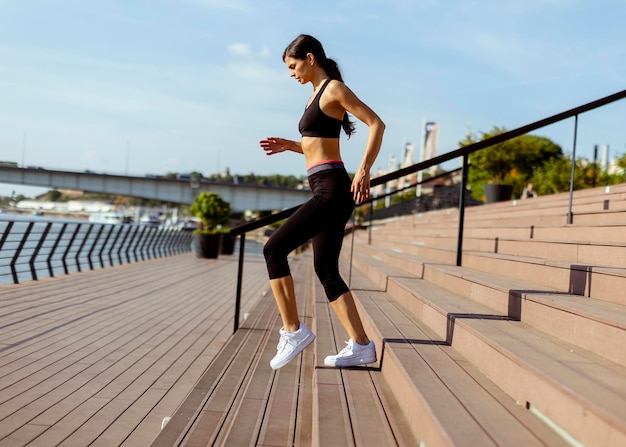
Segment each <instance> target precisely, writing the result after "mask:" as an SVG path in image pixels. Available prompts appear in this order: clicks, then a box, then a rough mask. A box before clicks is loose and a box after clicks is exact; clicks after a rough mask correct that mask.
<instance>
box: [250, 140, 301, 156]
mask: <svg viewBox="0 0 626 447" xmlns="http://www.w3.org/2000/svg"><path fill="white" fill-rule="evenodd" d="M259 144H260V145H261V149H263V150H264V151H265V153H266V154H267V155H274V154H279V153H281V152H285V151H292V152H297V153H298V154H301V153H302V145H301V143H300V142H299V141H293V140H286V139H284V138H279V137H267V138H266V139H264V140H261V141H259Z"/></svg>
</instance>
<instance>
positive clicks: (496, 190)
mask: <svg viewBox="0 0 626 447" xmlns="http://www.w3.org/2000/svg"><path fill="white" fill-rule="evenodd" d="M483 191H484V192H485V201H486V202H487V203H495V202H505V201H507V200H511V196H512V195H513V186H512V185H493V184H487V185H483Z"/></svg>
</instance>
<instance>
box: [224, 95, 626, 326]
mask: <svg viewBox="0 0 626 447" xmlns="http://www.w3.org/2000/svg"><path fill="white" fill-rule="evenodd" d="M624 98H626V90H621V91H619V92H617V93H613V94H612V95H608V96H605V97H603V98H600V99H597V100H595V101H591V102H588V103H586V104H583V105H581V106H578V107H574V108H572V109H569V110H566V111H564V112H561V113H557V114H555V115H552V116H549V117H547V118H544V119H541V120H538V121H535V122H532V123H530V124H526V125H525V126H521V127H518V128H516V129H513V130H509V131H506V132H503V133H501V134H498V135H495V136H493V137H490V138H487V139H484V140H481V141H478V142H476V143H472V144H468V145H467V146H464V147H462V148H459V149H456V150H454V151H451V152H448V153H446V154H443V155H439V156H437V157H433V158H431V159H429V160H425V161H422V162H420V163H416V164H414V165H411V166H408V167H406V168H402V169H398V170H397V171H394V172H390V173H389V174H385V175H382V176H380V177H376V178H373V179H372V180H371V182H370V185H371V186H372V187H373V186H377V185H382V184H384V183H387V182H389V181H391V180H397V179H399V178H401V177H404V176H407V175H410V174H413V173H416V172H418V171H422V170H424V169H428V168H430V167H432V166H437V165H440V164H442V163H445V162H447V161H450V160H453V159H455V158H459V157H462V174H461V194H460V199H459V232H458V240H457V261H456V262H457V265H458V266H460V265H461V261H462V259H461V256H462V255H461V254H462V244H463V227H464V216H465V193H464V192H465V190H466V189H467V171H468V166H469V163H468V160H469V155H470V154H473V153H474V152H477V151H479V150H482V149H485V148H488V147H491V146H494V145H496V144H499V143H503V142H505V141H508V140H511V139H513V138H517V137H519V136H521V135H525V134H527V133H529V132H532V131H535V130H537V129H540V128H542V127H546V126H549V125H551V124H555V123H557V122H559V121H563V120H566V119H568V118H572V117H575V118H576V119H575V129H574V154H575V146H576V134H577V130H578V115H580V114H581V113H585V112H589V111H591V110H594V109H597V108H600V107H603V106H605V105H607V104H610V103H612V102H615V101H619V100H620V99H624ZM573 156H574V155H573ZM573 165H574V160H572V175H573V172H574V170H573ZM571 188H572V186H571V187H570V201H571V194H572V190H571ZM372 200H379V198H378V197H377V198H374V199H370V200H369V201H368V202H371V201H372ZM361 205H362V204H359V205H358V206H361ZM300 206H301V205H298V206H294V207H291V208H288V209H285V210H282V211H279V212H278V213H274V214H272V215H270V216H266V217H262V218H260V219H256V220H254V221H252V222H248V223H246V224H243V225H240V226H238V227H235V228H233V229H231V230H230V234H231V235H232V236H233V237H236V236H239V235H241V240H240V255H239V256H240V257H241V256H243V245H244V244H245V234H246V233H248V232H250V231H253V230H257V229H259V228H262V227H264V226H266V225H271V224H273V223H276V222H278V221H280V220H283V219H286V218H288V217H289V216H291V215H292V214H293V213H294V212H295V211H296V210H297V209H298V208H300ZM567 222H568V223H571V203H570V212H569V213H568V221H567ZM242 275H243V262H242V261H241V259H240V262H239V271H238V273H237V296H236V309H235V324H234V330H235V332H236V331H237V329H238V328H239V308H238V307H239V303H240V301H241V282H242Z"/></svg>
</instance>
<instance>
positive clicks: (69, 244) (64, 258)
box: [61, 224, 82, 275]
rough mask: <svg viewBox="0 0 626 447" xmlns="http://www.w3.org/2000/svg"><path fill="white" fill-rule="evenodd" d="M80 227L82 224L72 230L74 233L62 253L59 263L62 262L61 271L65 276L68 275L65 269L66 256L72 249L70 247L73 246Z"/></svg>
mask: <svg viewBox="0 0 626 447" xmlns="http://www.w3.org/2000/svg"><path fill="white" fill-rule="evenodd" d="M81 225H82V224H77V225H76V228H74V232H73V233H72V237H71V238H70V240H69V241H68V242H67V247H66V248H65V252H64V253H63V258H61V262H63V271H64V272H65V274H66V275H68V274H69V273H70V272H69V270H68V268H67V255H69V254H70V250H71V249H72V246H73V245H74V240H75V239H76V236H77V235H78V232H79V231H80V226H81Z"/></svg>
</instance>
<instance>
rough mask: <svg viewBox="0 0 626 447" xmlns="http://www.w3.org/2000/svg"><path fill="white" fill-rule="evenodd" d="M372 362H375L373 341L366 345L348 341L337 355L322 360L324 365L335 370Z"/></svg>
mask: <svg viewBox="0 0 626 447" xmlns="http://www.w3.org/2000/svg"><path fill="white" fill-rule="evenodd" d="M374 362H376V346H374V341H372V340H370V342H369V343H368V344H366V345H360V344H358V343H356V342H355V341H354V340H348V341H347V342H346V347H345V348H343V349H342V350H341V352H339V354H337V355H329V356H328V357H326V358H325V359H324V365H326V366H335V367H337V368H347V367H349V366H359V365H366V364H368V363H374Z"/></svg>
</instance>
